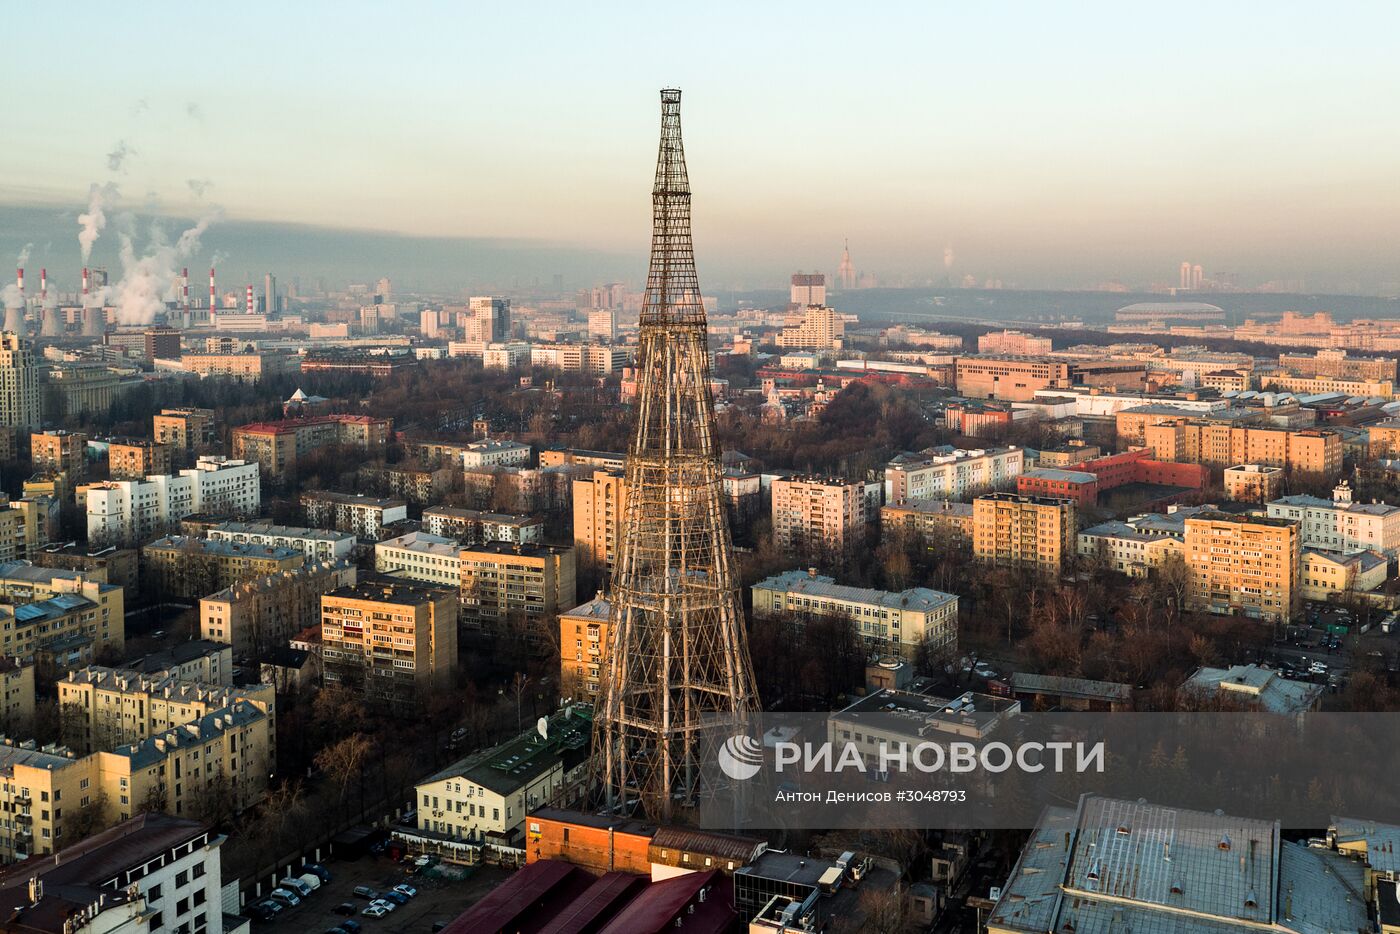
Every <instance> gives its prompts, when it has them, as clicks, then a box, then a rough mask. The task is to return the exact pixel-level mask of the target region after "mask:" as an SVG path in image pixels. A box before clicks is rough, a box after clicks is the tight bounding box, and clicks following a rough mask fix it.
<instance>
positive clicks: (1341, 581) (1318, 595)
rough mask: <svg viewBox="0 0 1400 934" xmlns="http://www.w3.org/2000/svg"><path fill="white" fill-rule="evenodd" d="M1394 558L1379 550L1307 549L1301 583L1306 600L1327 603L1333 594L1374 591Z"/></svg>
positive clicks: (1304, 552)
mask: <svg viewBox="0 0 1400 934" xmlns="http://www.w3.org/2000/svg"><path fill="white" fill-rule="evenodd" d="M1389 573H1390V559H1388V558H1387V557H1386V556H1385V555H1383V554H1380V553H1379V552H1375V551H1353V552H1352V553H1351V554H1345V555H1344V554H1340V553H1338V552H1335V551H1317V550H1315V549H1312V548H1306V547H1305V548H1304V549H1303V557H1302V560H1301V565H1300V570H1299V574H1298V586H1299V587H1300V588H1301V589H1302V596H1303V599H1304V600H1316V601H1318V602H1319V603H1326V602H1327V601H1328V600H1331V599H1332V598H1333V597H1342V596H1353V595H1356V594H1364V593H1371V592H1372V591H1374V590H1376V589H1378V588H1379V587H1380V586H1381V585H1383V584H1384V583H1385V582H1386V579H1387V578H1388V577H1389Z"/></svg>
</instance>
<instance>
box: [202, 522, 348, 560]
mask: <svg viewBox="0 0 1400 934" xmlns="http://www.w3.org/2000/svg"><path fill="white" fill-rule="evenodd" d="M205 536H206V537H207V538H208V539H209V540H210V541H215V542H238V543H241V544H249V545H266V546H268V547H269V548H290V549H291V550H293V551H299V552H301V553H302V554H304V555H306V557H307V558H314V559H316V560H317V561H334V560H336V559H339V558H348V557H350V552H351V551H352V550H353V549H354V547H355V536H353V535H351V534H350V533H349V532H336V531H333V530H330V529H311V528H303V527H300V526H291V525H273V524H272V523H270V522H269V523H262V522H220V523H217V524H216V525H213V526H210V527H209V529H208V531H207V532H205Z"/></svg>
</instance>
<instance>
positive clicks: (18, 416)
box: [0, 334, 43, 428]
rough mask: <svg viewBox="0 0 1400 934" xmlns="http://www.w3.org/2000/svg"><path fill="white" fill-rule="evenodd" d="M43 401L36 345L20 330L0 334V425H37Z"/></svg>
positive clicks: (33, 426) (41, 415)
mask: <svg viewBox="0 0 1400 934" xmlns="http://www.w3.org/2000/svg"><path fill="white" fill-rule="evenodd" d="M41 405H42V402H41V399H40V396H39V370H38V369H37V368H36V367H35V365H34V347H33V345H32V344H31V343H30V342H29V341H27V340H25V339H24V338H23V337H21V336H20V335H18V334H3V335H0V425H10V426H12V427H16V428H38V427H39V425H40V423H41V422H43V409H42V407H41Z"/></svg>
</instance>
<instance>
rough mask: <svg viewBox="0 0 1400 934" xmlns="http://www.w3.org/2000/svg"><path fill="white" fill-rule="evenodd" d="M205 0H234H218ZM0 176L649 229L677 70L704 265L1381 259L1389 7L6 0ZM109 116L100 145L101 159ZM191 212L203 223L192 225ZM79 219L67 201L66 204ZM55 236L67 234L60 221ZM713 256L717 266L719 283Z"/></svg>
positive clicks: (1316, 268)
mask: <svg viewBox="0 0 1400 934" xmlns="http://www.w3.org/2000/svg"><path fill="white" fill-rule="evenodd" d="M235 9H236V12H234V10H235ZM8 17H9V20H8V24H9V25H10V27H11V28H12V29H13V30H16V31H17V33H12V41H11V42H8V43H6V52H5V54H4V56H3V57H0V87H3V88H5V91H6V97H7V100H6V106H5V108H4V113H5V130H4V133H3V138H4V139H5V141H6V145H4V146H0V202H3V203H10V204H13V203H17V202H41V203H54V204H60V205H71V206H72V207H73V208H77V207H80V206H81V205H82V204H83V203H84V201H85V197H86V191H87V189H88V186H89V185H90V184H91V183H93V182H107V181H115V182H116V184H117V185H118V186H119V187H120V190H121V193H122V198H123V201H124V202H125V203H126V204H128V205H130V206H138V207H139V206H141V205H144V204H147V203H148V202H150V201H152V200H154V201H155V202H156V203H158V204H159V205H161V206H162V207H163V208H164V209H166V210H170V211H178V212H183V213H188V212H191V211H195V210H197V205H196V204H195V203H194V201H195V199H194V197H193V195H192V192H191V190H190V188H189V186H188V184H187V182H188V180H190V179H197V180H208V181H209V182H211V183H212V185H211V186H210V187H209V188H208V193H207V197H208V198H209V199H210V200H211V201H215V202H217V203H219V204H221V205H223V206H224V207H225V209H226V210H227V211H228V213H229V215H230V216H231V217H234V218H240V219H244V220H279V221H292V222H297V223H311V224H320V225H326V226H335V227H355V228H370V229H376V230H391V231H401V232H405V233H412V234H427V235H452V236H473V237H527V238H541V239H545V240H549V241H552V242H555V243H561V244H569V245H577V246H580V247H585V248H588V249H596V250H602V251H621V252H635V253H637V254H638V255H642V254H644V252H645V249H646V238H647V232H648V224H649V199H648V196H647V194H648V189H649V186H650V182H651V173H652V169H653V166H654V161H655V147H656V135H657V124H658V104H657V95H656V91H657V89H658V88H660V87H662V86H669V85H674V86H679V87H681V88H683V89H684V91H685V98H684V104H683V111H682V112H683V124H684V130H685V138H686V145H687V155H688V159H689V163H690V170H691V182H692V187H693V188H694V191H695V197H696V202H695V224H696V242H697V249H698V251H699V253H700V262H701V274H702V281H711V282H713V281H715V280H716V279H721V280H729V281H739V280H748V281H754V280H755V279H756V278H761V277H763V276H766V275H774V274H776V273H778V272H787V271H792V270H795V269H798V268H806V269H812V268H824V269H827V270H832V269H834V267H835V264H836V261H837V257H838V256H839V252H840V248H841V241H842V238H843V237H849V238H850V242H851V251H852V254H853V256H854V258H855V261H856V264H857V266H858V267H860V268H862V269H869V270H873V271H874V272H876V273H878V274H881V275H884V276H887V277H888V276H893V275H927V276H933V275H938V276H941V275H943V271H944V270H943V248H944V246H945V244H948V243H951V244H952V246H953V249H954V253H955V261H954V265H953V272H954V273H956V274H958V275H961V274H962V273H964V272H971V273H973V274H974V275H977V276H978V277H979V278H984V277H988V276H996V277H1000V278H1003V279H1004V280H1006V281H1008V282H1011V281H1015V282H1018V283H1019V284H1022V285H1026V286H1036V285H1049V286H1060V285H1075V284H1082V283H1086V282H1092V281H1095V280H1097V279H1107V278H1110V277H1115V276H1116V277H1120V278H1123V279H1125V280H1128V281H1136V282H1145V281H1150V280H1151V279H1154V278H1155V279H1160V280H1165V279H1167V278H1169V277H1171V276H1172V275H1173V270H1174V269H1175V267H1176V264H1177V263H1178V262H1180V260H1181V259H1185V258H1190V259H1192V260H1193V261H1199V262H1201V263H1202V264H1203V265H1204V266H1205V268H1206V270H1207V271H1208V272H1214V271H1220V270H1229V271H1236V272H1238V273H1239V274H1240V275H1241V277H1242V278H1244V279H1245V280H1259V279H1268V278H1274V277H1282V276H1291V275H1305V276H1307V277H1308V278H1309V279H1310V280H1314V279H1322V280H1327V281H1333V280H1345V279H1356V280H1358V281H1361V282H1364V283H1374V282H1378V281H1386V280H1392V281H1393V280H1400V269H1397V268H1396V258H1397V256H1400V250H1397V240H1398V239H1400V182H1398V181H1397V165H1400V123H1398V122H1397V121H1396V119H1395V118H1394V102H1395V101H1396V100H1397V99H1400V67H1397V64H1396V60H1395V51H1394V43H1395V37H1396V35H1397V34H1398V33H1400V7H1397V6H1396V5H1393V4H1382V3H1374V2H1372V3H1366V4H1345V3H1344V4H1328V5H1326V6H1319V5H1318V4H1316V3H1310V4H1305V3H1268V4H1266V3H1245V2H1238V3H1225V4H1222V3H1201V4H1194V3H1174V4H1170V5H1166V4H1140V3H1122V2H1121V0H1120V2H1116V3H1077V4H1049V3H1020V4H1010V3H966V2H960V3H937V4H935V3H928V2H921V3H908V4H901V3H854V2H846V3H841V4H835V3H822V2H805V3H792V4H789V3H758V2H753V0H750V2H745V3H717V2H713V0H707V2H704V3H689V4H686V3H669V4H660V3H596V4H586V3H489V4H462V3H442V4H427V3H398V4H387V3H385V4H367V3H346V2H337V3H311V2H296V3H289V2H285V0H282V2H278V3H262V2H255V0H244V2H240V3H238V4H236V5H230V4H189V3H179V4H176V3H159V2H142V3H139V4H116V5H114V4H112V3H101V4H99V3H63V4H60V3H46V4H39V3H30V4H23V5H20V6H17V7H14V8H12V9H11V10H10V11H9V13H8ZM122 141H124V142H125V145H126V148H127V150H129V155H127V156H126V158H125V159H124V160H123V161H122V166H121V168H120V169H118V170H116V171H111V170H109V169H108V154H109V153H113V152H116V151H118V147H119V143H120V142H122ZM216 233H217V230H215V231H211V234H210V240H211V241H212V240H213V238H214V237H215V236H216ZM75 234H76V229H75ZM74 250H75V252H76V242H75V245H74ZM715 284H719V283H718V282H716V283H715Z"/></svg>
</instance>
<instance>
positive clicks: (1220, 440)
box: [1143, 418, 1342, 477]
mask: <svg viewBox="0 0 1400 934" xmlns="http://www.w3.org/2000/svg"><path fill="white" fill-rule="evenodd" d="M1143 439H1144V442H1145V443H1146V445H1147V446H1148V447H1150V448H1152V450H1153V452H1154V453H1155V456H1156V458H1157V460H1162V461H1176V462H1178V463H1186V464H1204V465H1206V466H1207V467H1214V468H1219V469H1221V470H1224V469H1225V468H1227V467H1232V466H1234V465H1236V464H1262V465H1264V466H1266V467H1282V468H1284V469H1285V470H1287V471H1290V472H1293V473H1300V474H1306V475H1311V476H1328V477H1331V476H1336V475H1337V474H1339V473H1340V472H1341V469H1342V438H1341V435H1339V434H1337V432H1335V431H1331V430H1328V429H1318V428H1308V429H1302V430H1291V429H1287V428H1269V427H1262V426H1252V425H1251V426H1244V425H1229V424H1225V423H1217V422H1204V421H1199V420H1196V419H1184V418H1172V419H1167V420H1164V421H1162V422H1158V423H1157V424H1153V425H1148V426H1147V427H1146V428H1145V429H1144V431H1143Z"/></svg>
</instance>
